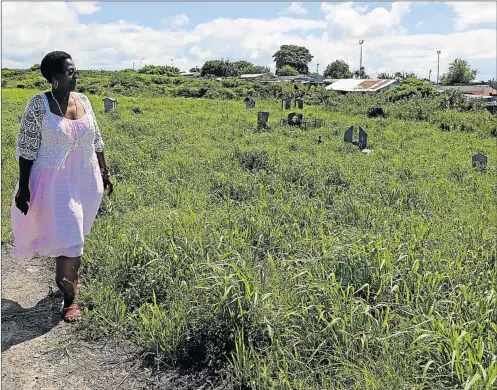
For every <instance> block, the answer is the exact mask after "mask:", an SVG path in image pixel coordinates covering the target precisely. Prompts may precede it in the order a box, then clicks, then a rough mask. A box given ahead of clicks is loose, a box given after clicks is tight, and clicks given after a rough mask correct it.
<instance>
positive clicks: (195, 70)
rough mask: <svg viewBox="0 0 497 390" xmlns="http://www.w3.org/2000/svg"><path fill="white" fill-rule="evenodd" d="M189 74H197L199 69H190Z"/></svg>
mask: <svg viewBox="0 0 497 390" xmlns="http://www.w3.org/2000/svg"><path fill="white" fill-rule="evenodd" d="M189 72H190V73H198V72H200V68H198V67H195V68H191V69H190V70H189Z"/></svg>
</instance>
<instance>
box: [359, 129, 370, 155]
mask: <svg viewBox="0 0 497 390" xmlns="http://www.w3.org/2000/svg"><path fill="white" fill-rule="evenodd" d="M357 146H359V149H361V150H362V149H366V148H367V147H368V133H366V131H365V130H364V129H363V128H362V127H361V126H359V142H357Z"/></svg>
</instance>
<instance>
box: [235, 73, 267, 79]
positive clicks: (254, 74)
mask: <svg viewBox="0 0 497 390" xmlns="http://www.w3.org/2000/svg"><path fill="white" fill-rule="evenodd" d="M261 76H272V73H247V74H242V75H241V76H240V78H241V79H253V78H257V77H261Z"/></svg>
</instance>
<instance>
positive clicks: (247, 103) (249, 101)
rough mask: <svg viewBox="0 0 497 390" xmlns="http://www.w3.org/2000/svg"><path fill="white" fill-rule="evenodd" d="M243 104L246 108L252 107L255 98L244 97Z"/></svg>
mask: <svg viewBox="0 0 497 390" xmlns="http://www.w3.org/2000/svg"><path fill="white" fill-rule="evenodd" d="M245 106H246V107H247V108H254V107H255V100H254V99H252V98H251V97H248V98H245Z"/></svg>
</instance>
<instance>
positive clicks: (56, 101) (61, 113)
mask: <svg viewBox="0 0 497 390" xmlns="http://www.w3.org/2000/svg"><path fill="white" fill-rule="evenodd" d="M50 95H52V99H53V100H55V103H57V107H58V108H59V111H60V115H61V116H62V118H64V117H65V116H64V113H63V112H62V110H61V108H60V105H59V102H58V100H57V99H55V96H54V95H53V92H52V91H51V90H50ZM69 96H71V97H72V100H74V107H75V108H76V118H77V117H78V104H77V103H76V99H74V96H72V95H71V94H69Z"/></svg>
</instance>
